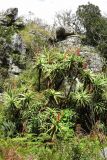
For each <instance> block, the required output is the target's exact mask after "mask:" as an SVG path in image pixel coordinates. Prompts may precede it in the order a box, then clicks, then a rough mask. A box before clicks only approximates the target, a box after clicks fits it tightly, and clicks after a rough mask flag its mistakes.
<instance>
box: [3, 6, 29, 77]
mask: <svg viewBox="0 0 107 160" xmlns="http://www.w3.org/2000/svg"><path fill="white" fill-rule="evenodd" d="M22 28H24V23H23V21H22V20H21V18H18V9H17V8H10V9H8V10H7V11H6V12H4V13H2V14H1V15H0V70H1V77H2V76H4V74H5V76H6V75H8V74H19V73H20V67H21V65H20V62H19V63H17V64H16V61H17V59H18V60H19V61H20V59H21V58H22V57H23V58H24V56H25V53H26V48H25V45H24V43H23V41H22V38H21V36H20V34H19V31H20V29H22ZM16 57H17V58H16Z"/></svg>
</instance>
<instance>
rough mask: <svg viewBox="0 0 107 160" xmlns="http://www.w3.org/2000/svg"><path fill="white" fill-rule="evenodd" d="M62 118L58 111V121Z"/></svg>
mask: <svg viewBox="0 0 107 160" xmlns="http://www.w3.org/2000/svg"><path fill="white" fill-rule="evenodd" d="M60 119H61V114H60V113H58V114H57V122H59V121H60Z"/></svg>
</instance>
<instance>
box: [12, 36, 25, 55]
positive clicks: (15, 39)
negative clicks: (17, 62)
mask: <svg viewBox="0 0 107 160" xmlns="http://www.w3.org/2000/svg"><path fill="white" fill-rule="evenodd" d="M11 39H12V41H11V42H12V45H11V47H12V49H13V51H14V52H16V53H19V54H25V53H26V47H25V44H24V43H23V41H22V38H21V36H20V35H19V34H17V33H15V34H14V35H13V36H12V38H11Z"/></svg>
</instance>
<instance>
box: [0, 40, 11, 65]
mask: <svg viewBox="0 0 107 160" xmlns="http://www.w3.org/2000/svg"><path fill="white" fill-rule="evenodd" d="M10 51H11V48H10V45H9V44H8V43H7V42H6V39H5V38H2V37H0V66H1V67H5V66H7V67H8V66H9V61H8V58H9V53H10Z"/></svg>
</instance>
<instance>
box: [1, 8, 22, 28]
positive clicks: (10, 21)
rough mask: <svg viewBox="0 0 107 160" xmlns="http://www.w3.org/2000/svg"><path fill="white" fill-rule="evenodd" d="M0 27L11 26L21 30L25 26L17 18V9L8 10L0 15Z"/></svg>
mask: <svg viewBox="0 0 107 160" xmlns="http://www.w3.org/2000/svg"><path fill="white" fill-rule="evenodd" d="M0 25H2V26H7V27H9V26H12V25H14V26H15V27H16V28H18V29H21V28H23V27H24V26H25V24H24V23H23V21H21V19H20V18H18V8H9V9H7V10H6V12H4V13H3V14H1V15H0Z"/></svg>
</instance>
